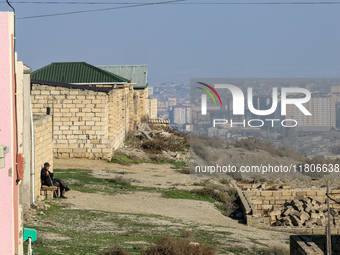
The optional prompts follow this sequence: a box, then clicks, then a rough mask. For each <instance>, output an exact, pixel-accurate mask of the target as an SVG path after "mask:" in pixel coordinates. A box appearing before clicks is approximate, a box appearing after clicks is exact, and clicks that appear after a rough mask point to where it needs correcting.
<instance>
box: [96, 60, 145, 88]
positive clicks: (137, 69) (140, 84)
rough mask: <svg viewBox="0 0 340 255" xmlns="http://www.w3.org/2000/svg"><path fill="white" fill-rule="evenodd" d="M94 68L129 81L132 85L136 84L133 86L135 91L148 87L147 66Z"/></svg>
mask: <svg viewBox="0 0 340 255" xmlns="http://www.w3.org/2000/svg"><path fill="white" fill-rule="evenodd" d="M96 67H98V68H100V69H102V70H105V71H108V72H110V73H114V74H117V75H119V76H122V77H124V78H126V79H128V80H131V82H132V83H137V84H136V85H134V86H133V87H134V88H135V89H144V88H146V87H147V86H148V66H147V65H106V66H96Z"/></svg>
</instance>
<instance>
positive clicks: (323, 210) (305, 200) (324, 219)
mask: <svg viewBox="0 0 340 255" xmlns="http://www.w3.org/2000/svg"><path fill="white" fill-rule="evenodd" d="M269 216H270V224H271V225H273V226H289V227H292V226H298V227H302V226H306V227H309V228H312V227H314V226H321V227H325V226H326V225H327V223H328V213H327V204H325V203H323V202H321V201H319V200H317V199H315V198H311V197H308V196H299V197H297V198H296V199H294V200H292V201H291V202H290V203H287V204H286V206H285V208H284V209H282V210H281V211H280V210H275V211H271V212H269ZM330 220H331V224H332V226H340V216H339V215H338V213H337V212H336V211H334V210H333V209H331V216H330Z"/></svg>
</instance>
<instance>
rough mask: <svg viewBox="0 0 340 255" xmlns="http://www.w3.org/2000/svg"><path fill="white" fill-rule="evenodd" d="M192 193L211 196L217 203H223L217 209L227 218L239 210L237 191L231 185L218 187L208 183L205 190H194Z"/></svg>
mask: <svg viewBox="0 0 340 255" xmlns="http://www.w3.org/2000/svg"><path fill="white" fill-rule="evenodd" d="M192 192H194V193H197V194H201V195H209V196H210V197H212V198H213V199H215V200H216V201H218V202H221V203H222V204H220V205H218V206H217V207H218V209H220V210H221V211H222V213H223V214H224V215H226V216H230V215H231V214H232V213H233V212H235V211H236V210H237V209H238V208H239V202H238V196H237V190H236V189H235V188H232V187H230V186H229V185H228V186H225V185H218V184H214V183H211V182H209V181H206V182H205V186H204V187H203V188H201V189H194V190H193V191H192Z"/></svg>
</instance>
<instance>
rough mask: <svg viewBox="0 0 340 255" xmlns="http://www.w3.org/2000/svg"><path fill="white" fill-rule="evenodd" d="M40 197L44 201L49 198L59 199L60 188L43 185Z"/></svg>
mask: <svg viewBox="0 0 340 255" xmlns="http://www.w3.org/2000/svg"><path fill="white" fill-rule="evenodd" d="M40 197H42V198H43V199H47V198H53V197H54V198H58V197H60V187H56V186H46V185H42V186H41V189H40Z"/></svg>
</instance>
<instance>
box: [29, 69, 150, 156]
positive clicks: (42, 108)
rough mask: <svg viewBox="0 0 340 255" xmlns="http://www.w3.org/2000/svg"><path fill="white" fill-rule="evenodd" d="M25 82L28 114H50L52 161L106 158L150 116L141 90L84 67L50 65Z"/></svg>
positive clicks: (146, 93)
mask: <svg viewBox="0 0 340 255" xmlns="http://www.w3.org/2000/svg"><path fill="white" fill-rule="evenodd" d="M70 70H71V71H70ZM84 77H85V78H84ZM31 78H32V79H31V99H32V111H33V114H34V115H46V114H47V115H51V116H52V123H53V131H52V137H53V153H54V157H55V158H89V159H94V158H102V159H110V158H111V156H112V154H113V152H114V150H116V149H117V148H118V147H119V146H120V145H121V144H122V143H123V141H124V139H125V136H126V135H127V134H128V132H130V131H132V130H133V128H134V126H135V125H136V124H138V123H140V122H141V121H142V119H143V118H145V117H148V116H149V115H150V114H149V107H150V105H152V103H150V99H149V98H148V89H147V87H145V88H142V89H134V87H133V85H132V84H131V83H129V82H128V81H127V79H125V78H122V77H120V76H118V75H114V74H112V73H109V72H106V71H104V70H101V69H99V68H96V67H94V66H91V65H88V64H86V63H53V64H51V65H49V66H47V67H44V68H42V69H39V70H37V71H35V72H33V73H32V75H31ZM47 79H49V80H47ZM51 80H54V81H51ZM60 81H63V82H70V83H72V84H69V83H63V82H60Z"/></svg>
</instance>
